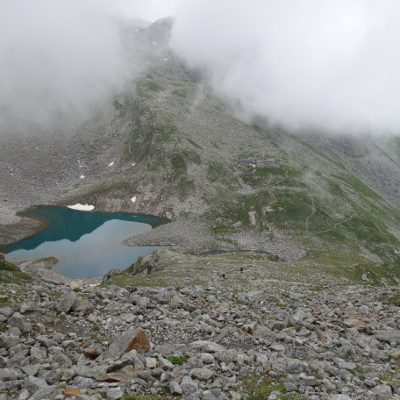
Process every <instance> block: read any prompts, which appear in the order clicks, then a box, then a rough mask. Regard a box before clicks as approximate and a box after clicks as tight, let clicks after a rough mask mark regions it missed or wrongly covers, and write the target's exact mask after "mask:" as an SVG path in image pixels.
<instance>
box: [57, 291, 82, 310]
mask: <svg viewBox="0 0 400 400" xmlns="http://www.w3.org/2000/svg"><path fill="white" fill-rule="evenodd" d="M76 298H77V295H76V293H74V292H68V293H65V294H64V295H62V296H61V297H60V298H59V299H58V300H57V303H56V310H57V311H58V312H65V313H68V312H70V311H71V309H72V306H73V305H74V303H75V301H76Z"/></svg>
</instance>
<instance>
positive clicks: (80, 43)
mask: <svg viewBox="0 0 400 400" xmlns="http://www.w3.org/2000/svg"><path fill="white" fill-rule="evenodd" d="M116 4H118V5H116ZM119 11H120V4H119V3H118V2H114V3H113V2H110V1H105V0H104V1H103V0H84V1H82V0H57V1H54V0H34V1H33V0H12V1H10V0H0V54H1V56H0V132H10V131H11V132H12V131H18V130H19V131H27V132H28V131H29V130H30V129H32V128H33V127H37V126H43V125H48V124H50V125H51V124H52V123H56V124H58V125H60V124H61V123H64V122H65V123H70V122H72V121H79V120H81V119H82V118H84V117H85V116H86V115H87V113H88V112H89V111H90V110H92V109H93V108H94V107H95V106H96V105H97V104H99V103H101V102H102V101H104V100H105V99H106V98H109V97H110V96H111V95H112V94H113V93H114V92H115V91H117V90H118V89H119V88H120V87H121V86H122V85H123V84H124V82H126V80H127V79H128V78H130V77H131V76H132V70H134V69H135V66H131V65H129V63H128V57H127V54H126V52H127V50H126V48H125V46H124V45H123V41H122V40H121V37H120V28H119ZM130 61H131V60H130Z"/></svg>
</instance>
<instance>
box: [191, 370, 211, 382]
mask: <svg viewBox="0 0 400 400" xmlns="http://www.w3.org/2000/svg"><path fill="white" fill-rule="evenodd" d="M190 375H191V377H192V378H196V379H198V380H200V381H208V380H209V379H211V378H212V377H213V376H214V371H211V370H210V369H208V368H194V369H192V370H191V371H190Z"/></svg>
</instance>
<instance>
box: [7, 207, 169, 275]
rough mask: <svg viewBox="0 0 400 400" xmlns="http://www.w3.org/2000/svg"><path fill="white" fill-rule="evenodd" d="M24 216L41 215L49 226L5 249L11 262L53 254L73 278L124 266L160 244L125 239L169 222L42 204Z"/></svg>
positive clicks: (146, 217) (59, 270)
mask: <svg viewBox="0 0 400 400" xmlns="http://www.w3.org/2000/svg"><path fill="white" fill-rule="evenodd" d="M25 215H27V216H30V217H35V218H40V219H42V220H43V221H44V222H45V223H46V228H45V229H44V230H42V231H40V232H38V233H37V234H35V235H34V236H31V237H30V238H27V239H24V240H21V241H19V242H16V243H13V244H11V245H9V246H7V247H6V248H5V254H6V258H7V260H9V261H13V260H14V261H22V260H34V259H38V258H43V257H49V256H54V257H56V258H57V259H58V260H59V262H58V264H57V266H56V270H57V271H58V272H59V273H61V274H63V275H65V276H69V277H71V278H92V277H97V276H102V275H104V274H105V273H107V272H108V271H109V270H110V269H113V268H117V269H125V268H128V267H129V266H130V265H131V264H133V263H134V262H135V261H136V260H137V259H138V258H139V257H140V256H143V255H147V254H150V253H152V252H153V251H154V250H156V249H157V247H128V246H125V245H123V244H122V242H123V241H124V240H125V239H127V238H129V237H131V236H134V235H138V234H140V233H144V232H147V231H149V230H151V229H152V228H154V227H155V226H158V225H161V224H162V223H165V222H166V221H165V220H163V219H161V218H158V217H153V216H148V215H133V214H123V213H98V212H84V211H75V210H70V209H68V208H64V207H53V206H43V207H35V208H32V209H30V210H29V211H28V212H26V213H25Z"/></svg>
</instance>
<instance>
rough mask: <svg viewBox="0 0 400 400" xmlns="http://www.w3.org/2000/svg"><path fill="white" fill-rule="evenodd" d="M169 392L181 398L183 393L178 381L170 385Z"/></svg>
mask: <svg viewBox="0 0 400 400" xmlns="http://www.w3.org/2000/svg"><path fill="white" fill-rule="evenodd" d="M169 391H170V393H171V394H172V395H173V396H179V395H181V394H182V393H183V391H182V388H181V386H180V385H179V383H178V382H176V381H171V382H170V383H169Z"/></svg>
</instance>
